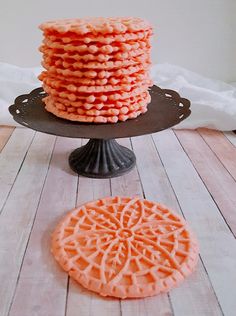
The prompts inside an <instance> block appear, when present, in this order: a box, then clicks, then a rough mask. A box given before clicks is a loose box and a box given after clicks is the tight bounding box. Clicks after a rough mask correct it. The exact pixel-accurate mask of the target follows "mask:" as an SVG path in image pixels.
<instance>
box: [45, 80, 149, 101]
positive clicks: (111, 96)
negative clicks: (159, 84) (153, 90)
mask: <svg viewBox="0 0 236 316" xmlns="http://www.w3.org/2000/svg"><path fill="white" fill-rule="evenodd" d="M148 87H149V85H142V86H140V87H138V88H134V89H132V90H131V91H127V92H124V91H115V92H110V93H98V95H96V94H91V93H82V92H81V93H78V94H75V93H73V92H69V91H58V89H54V88H51V87H50V86H48V85H46V84H45V83H44V84H43V88H44V90H45V92H47V93H48V94H49V95H53V96H56V97H60V98H63V99H68V100H69V101H79V100H86V102H88V103H91V102H94V101H95V100H96V99H100V100H101V99H102V98H104V96H106V98H107V100H109V101H119V100H126V99H129V98H131V97H135V96H137V95H140V94H141V93H143V92H145V91H147V89H148Z"/></svg>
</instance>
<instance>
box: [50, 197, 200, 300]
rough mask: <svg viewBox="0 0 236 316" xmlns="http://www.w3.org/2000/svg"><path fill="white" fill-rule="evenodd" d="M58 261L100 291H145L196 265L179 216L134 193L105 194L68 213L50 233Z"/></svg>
mask: <svg viewBox="0 0 236 316" xmlns="http://www.w3.org/2000/svg"><path fill="white" fill-rule="evenodd" d="M52 253H53V255H54V257H55V259H56V260H57V262H58V263H59V264H60V266H61V267H62V268H63V269H64V270H65V271H66V272H67V273H68V274H69V275H70V276H71V277H72V278H73V279H75V280H76V281H77V282H78V283H80V284H81V285H83V286H84V287H85V288H87V289H89V290H91V291H94V292H97V293H99V294H100V295H103V296H114V297H119V298H127V297H146V296H151V295H156V294H159V293H161V292H167V291H169V290H171V289H172V288H173V287H175V286H177V285H179V284H180V283H181V282H182V281H183V280H184V279H185V278H186V277H187V276H188V275H190V274H191V273H192V272H193V270H194V269H195V267H196V264H197V260H198V242H197V240H196V238H195V236H194V234H193V233H192V232H191V230H190V229H189V227H188V225H187V223H186V222H185V220H184V219H183V218H182V217H180V216H179V215H177V214H175V213H174V212H173V211H171V210H169V209H168V208H167V207H165V206H163V205H160V204H158V203H155V202H150V201H147V200H144V199H141V198H139V197H135V198H129V197H119V196H118V197H108V198H104V199H99V200H96V201H93V202H90V203H87V204H85V205H82V206H80V207H78V208H76V209H75V210H73V211H71V212H70V213H68V214H67V215H66V216H65V218H63V219H62V220H61V222H60V223H59V224H58V226H57V227H56V229H55V231H54V233H53V235H52Z"/></svg>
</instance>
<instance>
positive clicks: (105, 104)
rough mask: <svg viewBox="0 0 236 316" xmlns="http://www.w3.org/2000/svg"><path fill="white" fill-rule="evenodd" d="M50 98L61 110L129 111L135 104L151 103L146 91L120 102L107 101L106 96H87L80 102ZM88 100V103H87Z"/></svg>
mask: <svg viewBox="0 0 236 316" xmlns="http://www.w3.org/2000/svg"><path fill="white" fill-rule="evenodd" d="M50 98H51V99H52V100H53V101H55V102H58V103H60V104H62V105H63V106H62V107H61V109H65V108H66V107H71V106H72V107H76V108H82V109H85V110H101V109H104V108H105V109H110V108H115V109H120V108H122V107H128V108H129V109H130V110H131V111H133V110H134V109H135V105H136V104H142V103H145V104H148V103H149V102H150V101H151V97H150V94H149V92H148V91H144V92H143V93H141V94H140V95H137V96H134V97H130V98H129V99H126V100H121V101H113V102H111V101H109V100H108V97H107V96H106V95H104V94H103V95H101V96H98V97H97V96H96V97H95V96H94V98H93V96H91V95H90V96H88V97H85V99H84V100H83V99H81V100H80V101H69V100H68V99H65V98H60V97H56V96H52V95H51V96H50ZM88 100H90V103H89V102H87V101H88Z"/></svg>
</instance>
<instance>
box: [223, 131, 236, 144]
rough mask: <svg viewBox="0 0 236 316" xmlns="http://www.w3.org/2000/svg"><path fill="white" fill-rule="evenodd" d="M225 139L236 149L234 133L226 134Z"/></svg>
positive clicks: (235, 134) (235, 135)
mask: <svg viewBox="0 0 236 316" xmlns="http://www.w3.org/2000/svg"><path fill="white" fill-rule="evenodd" d="M224 135H225V137H226V138H227V139H228V140H229V141H230V142H231V144H232V145H234V147H236V133H234V132H225V133H224Z"/></svg>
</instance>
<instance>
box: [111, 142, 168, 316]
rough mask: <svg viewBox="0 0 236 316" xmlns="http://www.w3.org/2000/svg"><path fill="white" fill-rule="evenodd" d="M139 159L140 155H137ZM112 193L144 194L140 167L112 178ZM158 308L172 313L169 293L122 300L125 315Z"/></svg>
mask: <svg viewBox="0 0 236 316" xmlns="http://www.w3.org/2000/svg"><path fill="white" fill-rule="evenodd" d="M118 142H119V144H121V145H123V146H126V147H128V148H130V149H131V143H130V141H129V139H121V140H119V141H118ZM137 159H138V156H137ZM111 190H112V195H121V196H135V195H138V196H143V193H145V194H148V192H146V191H145V192H143V188H142V185H141V182H140V178H139V174H138V169H137V167H135V168H134V169H133V170H132V171H131V172H129V173H128V174H127V175H124V176H122V177H117V178H113V179H111ZM157 309H158V311H159V314H160V315H172V309H171V304H170V301H169V297H168V295H167V294H160V295H158V296H153V297H148V298H144V299H129V300H122V301H121V312H122V315H123V316H148V315H154V313H155V312H156V310H157Z"/></svg>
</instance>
